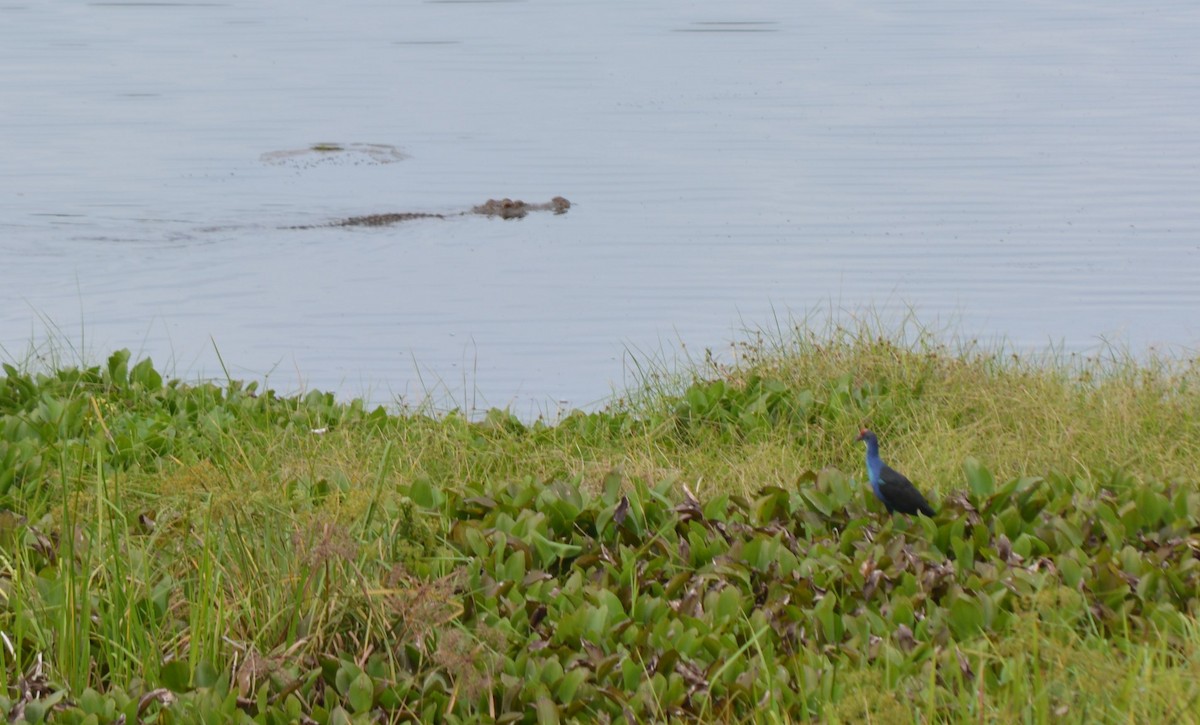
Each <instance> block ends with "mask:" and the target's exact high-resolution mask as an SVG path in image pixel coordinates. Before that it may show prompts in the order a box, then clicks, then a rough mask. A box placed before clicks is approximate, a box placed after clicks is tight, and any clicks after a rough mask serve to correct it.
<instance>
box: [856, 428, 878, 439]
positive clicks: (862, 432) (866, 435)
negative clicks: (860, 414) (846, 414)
mask: <svg viewBox="0 0 1200 725" xmlns="http://www.w3.org/2000/svg"><path fill="white" fill-rule="evenodd" d="M855 440H859V441H873V440H878V439H877V438H875V434H874V433H872V432H871V431H869V430H867V429H866V428H860V429H859V431H858V438H856V439H855Z"/></svg>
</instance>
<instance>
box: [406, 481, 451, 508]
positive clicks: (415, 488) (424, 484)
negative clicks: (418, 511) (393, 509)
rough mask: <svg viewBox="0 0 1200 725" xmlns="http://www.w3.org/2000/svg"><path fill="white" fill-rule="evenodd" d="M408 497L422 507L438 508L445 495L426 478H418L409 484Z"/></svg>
mask: <svg viewBox="0 0 1200 725" xmlns="http://www.w3.org/2000/svg"><path fill="white" fill-rule="evenodd" d="M408 497H409V498H411V499H412V500H413V503H415V504H416V505H418V506H420V507H421V508H423V509H428V510H433V509H437V508H440V507H441V505H442V502H443V501H444V500H445V495H444V494H443V493H442V492H441V491H440V490H439V489H438V488H436V487H435V486H434V485H433V483H432V482H431V481H430V480H429V479H428V478H418V479H416V480H415V481H413V482H412V485H411V486H409V490H408Z"/></svg>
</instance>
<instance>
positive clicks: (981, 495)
mask: <svg viewBox="0 0 1200 725" xmlns="http://www.w3.org/2000/svg"><path fill="white" fill-rule="evenodd" d="M963 473H965V474H966V477H967V486H968V487H970V489H971V493H972V494H974V502H976V503H978V502H981V501H983V500H985V499H987V498H988V497H989V496H991V495H992V493H993V492H994V491H995V490H996V478H995V477H994V476H992V472H991V471H989V470H988V469H987V468H985V467H984V466H983V464H982V463H980V462H979V461H978V460H977V459H975V458H968V459H967V460H966V461H964V462H963Z"/></svg>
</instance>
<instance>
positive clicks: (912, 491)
mask: <svg viewBox="0 0 1200 725" xmlns="http://www.w3.org/2000/svg"><path fill="white" fill-rule="evenodd" d="M858 440H860V441H865V442H866V444H867V475H868V476H870V478H871V488H873V489H875V498H877V499H879V500H880V501H882V502H883V505H884V506H886V507H887V511H888V513H889V514H890V513H893V512H895V511H899V512H900V513H902V514H908V515H910V516H912V515H915V514H916V513H917V512H918V511H919V512H921V513H923V514H925V515H926V516H930V517H932V516H933V514H934V510H933V507H932V506H930V505H929V502H928V501H926V500H925V497H924V496H922V495H921V492H920V491H918V490H917V487H916V486H914V485H912V481H910V480H908V479H907V478H905V477H904V474H902V473H899V472H897V471H896V470H895V469H893V468H892V467H890V466H888V464H886V463H884V462H883V459H882V458H880V457H879V439H878V438H876V437H875V434H874V433H872V432H871V431H869V430H867V429H866V428H863V429H862V430H860V431H859V432H858Z"/></svg>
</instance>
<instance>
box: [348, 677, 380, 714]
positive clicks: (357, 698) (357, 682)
mask: <svg viewBox="0 0 1200 725" xmlns="http://www.w3.org/2000/svg"><path fill="white" fill-rule="evenodd" d="M347 699H349V701H350V707H352V708H354V712H370V710H371V706H372V705H374V704H375V682H374V680H372V679H371V676H370V675H368V674H367V673H366V672H360V673H359V675H358V677H355V678H354V682H351V683H350V694H349V696H348V698H347Z"/></svg>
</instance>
